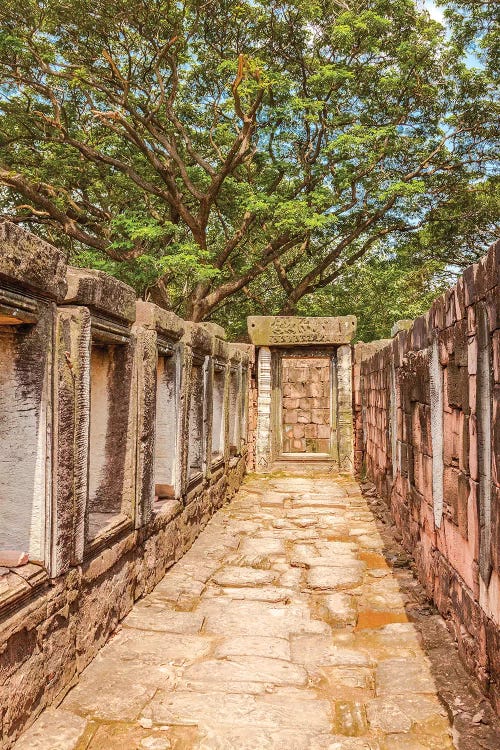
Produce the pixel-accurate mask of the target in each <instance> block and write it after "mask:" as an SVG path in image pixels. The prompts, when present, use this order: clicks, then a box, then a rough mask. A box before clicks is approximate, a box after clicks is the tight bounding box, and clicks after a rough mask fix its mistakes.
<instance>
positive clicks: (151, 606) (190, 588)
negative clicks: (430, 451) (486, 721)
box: [15, 476, 453, 750]
mask: <svg viewBox="0 0 500 750" xmlns="http://www.w3.org/2000/svg"><path fill="white" fill-rule="evenodd" d="M379 527H380V522H378V521H377V519H376V518H375V517H374V515H373V513H372V511H371V510H370V509H369V507H368V505H367V501H366V499H364V498H363V497H362V496H361V494H360V489H359V486H358V485H357V483H356V482H354V481H353V480H352V479H348V478H343V477H338V478H335V479H331V478H326V477H322V478H313V479H311V478H301V477H297V476H293V477H292V476H288V477H286V476H285V477H281V476H279V477H277V476H275V477H268V478H266V477H259V478H249V479H247V481H246V482H245V484H244V485H243V487H242V489H241V490H240V492H239V494H238V495H237V497H236V499H235V500H234V501H233V502H232V503H231V504H230V505H228V506H226V507H225V508H223V509H222V510H220V511H219V512H218V513H217V514H216V515H215V516H214V518H213V519H212V520H211V522H210V523H209V524H208V526H207V527H206V529H205V530H204V531H203V532H202V534H201V535H200V537H199V538H198V540H197V541H196V542H195V544H194V546H193V547H192V549H191V550H190V551H189V552H188V553H187V554H186V555H185V557H183V558H182V560H181V561H180V562H178V563H177V564H176V565H175V566H174V567H173V568H172V569H171V570H170V571H169V572H168V573H167V575H166V576H165V578H164V579H163V581H161V583H160V584H159V585H158V586H157V587H156V589H155V590H154V591H153V592H152V593H151V594H150V595H149V596H147V597H145V599H143V600H141V601H140V602H139V603H138V604H137V605H136V606H135V607H134V609H133V611H132V612H131V614H130V615H129V616H128V617H127V618H126V619H125V620H124V622H123V624H122V627H121V628H120V630H119V631H118V632H117V633H116V635H115V636H114V637H113V638H112V639H111V641H110V642H109V643H108V644H107V645H106V646H105V647H104V648H103V649H102V651H101V652H100V654H99V655H98V656H97V657H96V658H95V660H94V661H93V662H92V663H91V664H90V666H89V667H88V668H87V669H86V670H85V672H84V673H83V674H82V676H81V679H80V681H79V683H78V685H77V686H76V687H75V688H74V689H73V690H72V691H71V692H70V693H69V694H68V695H67V697H66V699H65V700H64V701H63V703H62V704H61V706H60V707H59V708H58V709H53V710H49V711H46V712H45V713H44V714H43V715H42V717H41V718H40V719H39V720H38V722H37V723H36V724H35V726H34V727H33V728H32V729H31V730H29V731H28V732H27V733H26V734H25V735H24V737H23V738H22V739H21V740H20V741H19V742H18V743H17V745H16V746H15V749H16V750H28V748H29V750H41V749H43V750H49V748H50V750H84V749H85V750H136V749H138V750H140V749H141V748H144V749H145V750H148V749H149V750H168V748H173V749H176V750H180V749H181V748H182V749H187V748H196V749H197V750H202V749H203V750H215V749H217V750H218V749H219V748H221V749H222V748H224V749H227V750H231V749H232V748H234V750H236V749H237V750H268V749H269V750H270V749H273V750H278V749H282V750H327V749H328V750H420V749H422V748H424V749H425V748H428V749H430V748H433V749H434V750H447V749H448V748H452V747H453V745H452V743H451V739H450V737H451V732H450V728H449V723H448V719H447V717H446V714H445V712H444V710H443V708H442V707H441V704H440V702H439V700H438V698H437V694H436V687H435V684H434V680H433V676H432V672H431V664H430V662H429V659H428V657H427V656H426V654H425V651H424V650H423V648H422V646H421V641H420V638H419V634H418V631H417V629H416V627H415V626H414V625H413V624H412V623H411V622H408V619H407V611H408V612H410V611H411V606H409V604H411V602H410V599H409V595H408V588H409V589H410V590H411V587H412V585H414V581H413V577H412V574H411V572H410V570H408V568H407V567H405V561H404V558H402V559H398V558H397V556H394V554H392V553H391V552H390V549H389V548H388V545H387V531H386V530H384V533H383V536H384V539H383V538H382V536H381V534H380V533H379V530H378V529H379ZM384 553H385V554H384ZM386 558H387V560H390V561H391V566H394V567H390V566H389V564H388V562H387V561H386ZM398 566H401V567H398ZM405 605H406V606H405Z"/></svg>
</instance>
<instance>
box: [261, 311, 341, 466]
mask: <svg viewBox="0 0 500 750" xmlns="http://www.w3.org/2000/svg"><path fill="white" fill-rule="evenodd" d="M248 331H249V335H250V339H251V341H252V343H253V344H254V345H255V346H256V347H257V429H256V441H255V442H256V445H255V464H256V466H255V468H256V470H257V471H258V472H267V471H272V470H273V469H278V468H284V469H286V468H289V467H290V465H291V464H292V463H299V464H300V465H301V466H304V464H305V463H311V464H312V465H314V466H315V467H316V468H321V469H322V470H324V469H328V470H332V471H345V472H349V473H351V472H352V471H353V424H352V358H351V344H350V342H351V340H352V337H353V336H354V333H355V331H356V319H355V318H354V317H353V316H346V317H342V318H298V317H260V316H259V317H257V316H255V317H250V318H249V319H248Z"/></svg>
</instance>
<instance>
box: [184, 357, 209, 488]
mask: <svg viewBox="0 0 500 750" xmlns="http://www.w3.org/2000/svg"><path fill="white" fill-rule="evenodd" d="M205 379H206V358H205V357H203V356H199V355H196V354H193V363H192V367H191V388H190V396H189V415H188V419H189V429H188V466H187V473H188V481H190V482H192V481H197V480H199V479H202V477H203V469H204V466H203V464H204V455H205V424H204V421H205V419H204V418H205Z"/></svg>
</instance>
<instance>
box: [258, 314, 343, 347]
mask: <svg viewBox="0 0 500 750" xmlns="http://www.w3.org/2000/svg"><path fill="white" fill-rule="evenodd" d="M355 333H356V318H355V316H354V315H346V316H345V317H338V318H299V317H292V316H258V315H254V316H251V317H249V318H248V334H249V336H250V340H251V342H252V344H254V345H255V346H289V345H290V344H299V345H310V344H348V343H349V342H350V341H351V340H352V338H353V336H354V334H355Z"/></svg>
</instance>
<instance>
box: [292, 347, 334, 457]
mask: <svg viewBox="0 0 500 750" xmlns="http://www.w3.org/2000/svg"><path fill="white" fill-rule="evenodd" d="M281 377H282V391H283V399H282V425H281V426H282V431H283V432H282V434H283V453H320V454H329V453H330V451H331V432H332V430H331V383H330V358H328V357H283V359H282V376H281Z"/></svg>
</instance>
